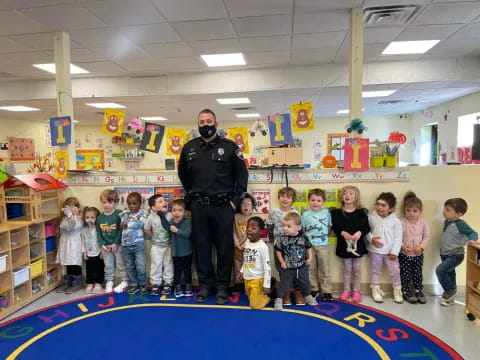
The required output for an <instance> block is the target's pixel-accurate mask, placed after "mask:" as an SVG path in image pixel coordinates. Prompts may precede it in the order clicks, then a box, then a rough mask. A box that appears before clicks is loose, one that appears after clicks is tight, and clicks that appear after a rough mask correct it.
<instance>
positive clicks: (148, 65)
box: [118, 58, 161, 71]
mask: <svg viewBox="0 0 480 360" xmlns="http://www.w3.org/2000/svg"><path fill="white" fill-rule="evenodd" d="M118 64H119V65H120V66H121V67H123V68H125V69H127V70H128V71H151V70H160V68H161V66H160V64H159V62H158V61H157V60H156V59H154V58H128V59H122V60H119V61H118Z"/></svg>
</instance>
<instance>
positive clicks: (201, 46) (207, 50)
mask: <svg viewBox="0 0 480 360" xmlns="http://www.w3.org/2000/svg"><path fill="white" fill-rule="evenodd" d="M188 44H189V45H190V46H191V47H192V48H193V49H194V50H195V51H196V52H197V53H198V54H223V53H232V52H241V51H242V48H241V46H240V42H239V41H238V40H237V39H222V40H205V41H192V42H189V43H188Z"/></svg>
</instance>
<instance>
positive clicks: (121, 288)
mask: <svg viewBox="0 0 480 360" xmlns="http://www.w3.org/2000/svg"><path fill="white" fill-rule="evenodd" d="M127 287H128V282H126V281H125V280H123V281H121V282H120V284H118V285H117V286H115V288H114V289H113V291H115V292H116V293H117V294H121V293H122V292H124V291H125V290H126V289H127Z"/></svg>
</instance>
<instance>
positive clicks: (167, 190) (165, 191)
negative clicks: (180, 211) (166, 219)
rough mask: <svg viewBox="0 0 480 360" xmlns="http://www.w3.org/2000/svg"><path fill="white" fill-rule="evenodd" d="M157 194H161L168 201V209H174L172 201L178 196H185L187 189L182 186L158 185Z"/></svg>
mask: <svg viewBox="0 0 480 360" xmlns="http://www.w3.org/2000/svg"><path fill="white" fill-rule="evenodd" d="M154 193H155V194H160V195H162V196H163V197H164V199H165V200H167V202H168V211H171V210H172V201H173V200H175V199H177V198H182V199H183V198H184V197H185V190H184V189H183V187H181V186H162V187H156V188H155V191H154Z"/></svg>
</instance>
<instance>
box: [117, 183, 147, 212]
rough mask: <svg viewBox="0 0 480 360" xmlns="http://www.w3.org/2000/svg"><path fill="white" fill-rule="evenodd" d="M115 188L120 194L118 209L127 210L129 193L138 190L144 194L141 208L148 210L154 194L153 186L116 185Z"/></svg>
mask: <svg viewBox="0 0 480 360" xmlns="http://www.w3.org/2000/svg"><path fill="white" fill-rule="evenodd" d="M113 190H114V191H115V192H116V193H117V194H118V203H117V210H121V211H123V210H127V209H128V207H127V197H128V194H131V193H133V192H137V193H139V194H140V195H141V196H142V204H141V208H142V209H145V210H148V209H149V208H150V207H149V206H148V199H149V198H150V197H151V196H153V195H154V190H153V187H138V186H120V187H117V186H116V187H114V188H113Z"/></svg>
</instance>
